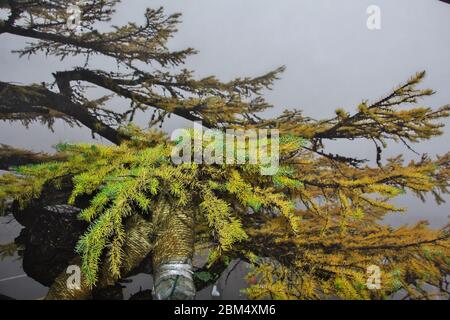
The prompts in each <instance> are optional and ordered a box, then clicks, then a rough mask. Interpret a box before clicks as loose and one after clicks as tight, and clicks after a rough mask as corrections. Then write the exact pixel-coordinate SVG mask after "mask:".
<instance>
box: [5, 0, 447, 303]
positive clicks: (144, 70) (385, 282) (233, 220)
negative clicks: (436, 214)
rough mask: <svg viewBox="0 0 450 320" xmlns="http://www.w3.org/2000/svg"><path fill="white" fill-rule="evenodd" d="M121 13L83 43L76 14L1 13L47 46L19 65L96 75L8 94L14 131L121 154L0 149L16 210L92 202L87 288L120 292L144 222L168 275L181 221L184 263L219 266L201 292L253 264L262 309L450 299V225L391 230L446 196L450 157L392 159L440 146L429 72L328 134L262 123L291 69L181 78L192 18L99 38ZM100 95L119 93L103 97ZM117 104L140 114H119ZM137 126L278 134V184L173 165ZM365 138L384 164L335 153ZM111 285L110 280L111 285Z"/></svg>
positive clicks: (91, 27) (72, 75) (253, 170)
mask: <svg viewBox="0 0 450 320" xmlns="http://www.w3.org/2000/svg"><path fill="white" fill-rule="evenodd" d="M118 2H119V1H117V0H107V1H88V2H85V3H84V4H80V8H81V11H82V12H81V13H82V19H81V21H80V23H81V24H80V27H79V28H78V29H76V30H72V31H70V30H68V29H67V25H66V24H67V19H68V18H69V13H68V12H67V1H58V0H54V1H50V0H49V1H33V0H29V1H26V0H25V1H19V0H17V1H15V0H12V1H5V2H1V4H2V6H4V7H6V8H8V10H9V17H8V18H7V19H6V20H4V21H0V34H2V33H7V34H11V35H16V36H21V37H26V38H31V39H34V41H33V42H31V43H30V44H28V45H27V47H25V48H23V49H21V50H18V51H17V52H18V53H19V54H20V56H31V55H34V54H38V53H44V54H47V55H51V56H56V57H59V58H61V59H63V60H64V59H67V58H69V57H73V56H81V57H84V58H85V63H84V65H83V66H79V67H76V68H74V69H73V70H69V71H67V70H66V71H61V72H56V73H54V74H53V77H54V83H42V84H29V85H17V84H12V83H7V82H0V101H1V102H0V119H2V120H6V121H22V122H23V123H24V124H25V125H26V124H28V123H30V122H31V121H36V120H38V121H41V122H42V123H44V124H46V125H48V126H49V127H51V126H52V124H53V122H54V121H55V119H62V120H64V121H67V122H68V123H69V124H71V125H77V124H81V125H84V126H86V127H87V128H89V129H90V130H92V132H93V134H97V135H100V136H102V137H104V138H106V139H107V140H109V141H110V142H112V145H108V146H106V145H98V144H69V143H68V144H61V145H59V146H58V147H57V153H56V154H53V155H46V154H33V153H31V152H28V151H24V150H17V149H14V148H12V147H8V146H2V148H1V150H0V159H1V161H0V164H1V168H3V169H5V168H9V170H11V173H8V174H4V175H2V176H0V203H1V204H2V209H3V211H4V212H6V213H8V212H11V211H13V210H16V211H21V210H24V209H25V208H27V207H29V206H33V205H37V204H41V203H43V202H51V194H52V193H54V192H55V190H58V192H67V191H69V193H70V196H69V197H68V198H67V199H66V200H67V201H66V202H67V203H69V204H73V205H79V206H80V207H82V206H81V205H80V203H79V202H78V199H79V198H80V197H87V198H89V200H90V202H89V204H88V205H87V206H84V207H83V208H82V209H83V211H82V213H81V214H80V218H81V219H84V220H86V221H88V222H89V223H90V227H89V228H88V230H86V233H85V235H84V236H83V237H82V238H81V239H80V241H79V243H78V246H77V248H76V249H77V251H78V252H79V254H80V256H81V260H82V266H83V274H84V275H85V277H86V286H85V288H90V287H92V286H95V285H97V286H98V285H101V284H102V283H103V282H108V281H116V280H117V279H120V277H121V276H123V275H124V271H125V270H129V269H130V265H131V264H130V261H131V260H133V261H134V262H135V261H136V255H133V258H130V257H131V256H130V255H129V254H128V252H129V250H128V249H127V245H128V244H129V243H128V242H127V240H128V239H130V234H131V233H132V232H134V233H133V234H134V235H135V234H136V228H129V227H127V225H128V224H129V223H130V221H137V220H133V219H141V220H139V221H141V222H140V223H141V224H142V223H144V224H145V230H146V231H145V232H143V231H142V232H143V233H145V234H143V235H142V236H143V237H145V238H146V239H148V240H149V241H150V240H152V239H153V243H152V244H149V245H148V246H144V247H145V248H144V247H143V248H141V249H140V250H142V257H144V256H145V255H146V254H147V253H148V250H152V252H153V254H154V256H156V257H154V263H156V264H157V263H158V262H157V261H156V260H158V259H160V258H161V256H162V255H163V253H160V252H162V251H163V250H160V248H159V245H160V242H161V239H163V238H164V236H165V235H164V232H162V231H161V230H164V228H166V229H167V228H173V229H176V230H181V231H180V232H182V231H183V230H184V231H186V229H183V228H181V227H179V223H180V221H187V222H186V224H187V225H189V226H190V229H188V230H191V231H192V239H191V238H190V237H191V236H190V235H189V234H187V235H185V236H183V237H181V239H182V241H180V242H182V243H180V246H181V247H182V248H185V249H186V250H187V251H189V252H188V253H186V254H182V255H183V256H186V255H190V254H192V253H191V251H193V250H194V249H195V250H197V251H200V250H202V249H205V248H206V249H207V250H208V252H209V259H208V263H207V265H205V267H204V268H201V269H199V270H196V284H197V285H198V286H202V285H205V283H208V282H214V281H215V280H216V279H217V277H218V276H220V274H221V273H222V272H223V271H224V270H225V268H226V267H227V266H228V263H229V262H230V261H232V260H233V259H241V260H244V261H246V262H248V263H249V264H250V265H251V266H252V271H251V272H250V273H249V275H248V278H249V282H250V283H252V284H253V285H251V286H250V287H249V289H248V290H247V294H248V296H249V297H250V298H253V299H260V298H274V299H318V298H324V297H330V296H332V297H341V298H348V299H380V298H387V297H389V296H390V295H391V294H393V293H395V292H398V291H399V290H401V289H403V290H406V292H407V294H408V296H409V297H411V298H428V297H429V293H428V292H426V291H425V290H423V285H424V284H430V285H433V286H435V287H437V288H439V290H440V292H441V293H442V294H444V293H448V292H449V291H448V290H449V288H448V283H447V280H448V278H447V276H448V274H449V271H450V247H449V245H450V240H449V231H450V229H449V226H447V227H445V228H443V229H441V230H433V229H431V228H429V227H428V226H427V223H426V222H420V223H418V224H417V225H415V226H412V227H406V226H405V227H400V228H393V227H390V226H386V225H384V224H382V223H381V220H382V219H383V217H384V216H385V215H386V214H388V213H391V212H400V211H402V210H403V209H402V208H397V207H395V206H394V205H392V204H391V203H390V200H391V199H393V198H395V197H396V196H398V195H400V194H403V193H405V192H413V193H414V194H415V195H417V196H418V197H420V198H422V199H424V197H425V195H426V194H428V193H431V194H433V195H434V197H435V200H436V201H437V203H442V202H444V199H443V196H442V195H443V194H446V193H448V183H449V182H448V181H449V174H450V153H447V154H444V155H442V156H438V157H436V158H435V159H431V158H429V157H427V156H422V157H421V158H420V159H418V160H417V161H411V162H409V163H404V160H403V159H402V157H401V156H398V157H395V158H392V159H387V160H385V161H383V159H382V151H383V149H384V148H387V146H388V145H389V143H391V142H401V143H403V144H404V145H405V147H406V148H412V144H413V143H416V142H420V141H424V140H428V139H431V138H433V137H435V136H438V135H440V134H442V128H443V124H441V123H440V122H439V121H442V120H443V119H445V118H446V117H448V116H449V111H450V107H449V106H444V107H442V108H438V109H432V108H428V107H417V106H415V105H416V104H417V102H418V101H419V100H420V99H422V98H425V97H428V96H430V95H432V94H433V93H434V92H433V91H432V90H427V89H426V90H423V89H418V85H419V84H420V82H421V81H422V79H423V78H424V77H425V72H420V73H417V74H416V75H414V76H413V77H412V78H411V79H409V80H408V81H407V82H405V83H404V84H403V85H401V86H399V87H397V88H395V89H394V90H392V92H390V93H389V94H387V95H386V96H385V97H382V98H380V99H378V100H375V101H368V100H367V101H364V102H363V103H361V104H360V105H359V106H357V108H356V111H355V112H353V113H350V112H348V111H345V110H343V109H338V110H336V116H335V117H333V118H331V119H324V120H315V119H312V118H309V117H307V116H305V115H304V114H303V112H302V111H299V110H288V111H285V112H283V113H282V114H281V115H280V116H278V117H276V118H271V119H265V118H263V117H262V116H261V115H260V113H261V112H262V111H264V110H267V109H268V108H270V107H271V105H269V104H268V103H267V102H266V101H265V100H264V97H263V92H264V90H265V89H268V88H270V87H271V85H272V83H273V82H274V81H275V80H276V79H278V77H279V76H280V74H281V73H282V71H283V70H284V68H283V67H280V68H278V69H276V70H274V71H271V72H269V73H267V74H264V75H262V76H260V77H256V78H238V79H235V80H233V81H229V82H222V81H220V80H218V79H217V78H216V77H213V76H211V77H207V78H203V79H197V78H196V77H195V75H194V73H193V71H190V70H186V69H181V67H182V66H183V64H184V62H185V59H186V58H187V57H188V56H189V55H192V54H195V50H194V49H190V48H188V49H185V50H181V51H170V50H169V49H168V48H167V41H168V40H169V39H170V37H172V36H173V35H174V33H175V32H176V26H177V24H178V23H179V17H180V15H179V14H174V15H165V14H164V12H163V10H162V9H161V8H160V9H156V10H154V9H148V10H147V11H146V12H145V18H146V19H145V21H146V22H145V23H144V25H141V26H139V25H136V24H134V23H129V24H127V25H124V26H121V27H114V28H112V29H111V30H107V31H104V30H101V29H100V27H99V24H100V23H102V22H107V21H109V20H110V18H111V15H112V14H113V12H114V7H115V6H116V5H117V3H118ZM94 55H99V56H102V57H105V59H106V58H108V59H113V60H114V61H115V62H116V64H117V67H116V68H114V71H111V70H102V69H99V68H96V67H95V63H94V62H93V60H92V59H91V58H92V56H94ZM174 70H179V71H174ZM87 85H91V86H92V85H93V86H97V87H99V88H102V89H105V90H107V91H109V92H110V95H107V96H105V97H102V98H99V99H95V100H93V99H90V98H89V95H88V93H87ZM113 96H115V97H117V96H118V97H121V98H125V99H127V101H129V105H127V106H126V107H124V108H122V109H120V110H116V109H114V108H112V107H111V106H110V105H109V104H108V102H109V100H110V99H111V98H112V97H113ZM138 112H144V114H148V113H149V112H150V113H152V114H153V115H152V116H151V118H150V119H149V124H150V126H153V127H156V126H158V125H159V126H161V124H162V123H163V122H164V121H165V120H166V118H168V117H170V116H171V115H175V116H179V117H182V118H184V119H187V120H191V121H201V122H202V123H203V125H204V126H205V127H208V128H214V129H225V128H234V129H278V130H279V131H280V134H281V140H280V143H281V145H280V152H281V156H280V161H281V163H280V165H281V167H280V170H279V171H278V173H277V174H276V175H275V176H262V175H261V174H260V169H261V167H260V166H259V165H201V164H182V165H174V164H173V163H172V162H171V160H170V150H171V149H172V147H173V143H174V142H171V141H169V139H168V138H167V137H166V136H165V135H164V134H162V133H160V132H157V131H155V130H150V131H144V130H141V129H139V128H137V127H136V126H134V125H133V120H134V117H135V114H136V113H138ZM192 134H193V135H195V132H192ZM356 139H365V140H368V141H370V142H372V143H373V145H374V148H375V150H376V151H377V159H376V162H377V165H376V166H371V165H370V164H369V163H367V162H366V160H364V159H357V158H349V157H345V156H342V155H339V154H329V153H327V152H326V150H325V148H324V142H325V141H328V140H344V141H349V142H351V141H353V140H356ZM11 204H12V205H11ZM142 218H144V219H143V220H142ZM143 221H144V222H143ZM180 228H181V229H180ZM137 230H144V228H142V229H137ZM187 233H189V232H187ZM158 239H159V241H158ZM183 239H184V240H183ZM183 241H184V242H183ZM136 250H139V248H138V249H136ZM136 250H135V251H136ZM371 265H378V266H379V267H380V268H381V269H382V274H381V275H382V279H381V282H382V287H381V288H380V289H379V290H369V289H368V288H367V286H366V279H367V268H368V267H369V266H371ZM102 270H106V271H102ZM105 273H107V274H108V275H109V276H110V277H111V278H112V280H111V279H108V280H107V281H106V280H105V281H103V280H102V276H104V274H105Z"/></svg>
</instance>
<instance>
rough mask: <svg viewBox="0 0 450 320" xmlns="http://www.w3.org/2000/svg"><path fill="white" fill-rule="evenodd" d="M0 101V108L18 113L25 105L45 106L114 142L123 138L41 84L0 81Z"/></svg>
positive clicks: (84, 110)
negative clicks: (28, 84) (17, 83)
mask: <svg viewBox="0 0 450 320" xmlns="http://www.w3.org/2000/svg"><path fill="white" fill-rule="evenodd" d="M0 101H1V103H0V110H1V109H2V108H4V109H5V110H6V109H9V110H10V112H11V110H17V112H18V113H20V112H23V108H25V107H29V108H32V107H46V108H49V109H52V110H55V111H57V112H61V113H63V114H66V115H68V116H70V117H73V118H74V119H76V120H77V121H79V122H80V123H82V124H83V125H85V126H86V127H88V128H89V129H91V130H92V131H93V132H95V133H97V134H99V135H100V136H102V137H104V138H106V139H108V140H109V141H111V142H113V143H115V144H119V143H120V142H121V140H122V138H123V137H121V135H120V134H119V132H118V131H117V130H115V129H113V128H111V127H109V126H107V125H105V124H104V123H103V122H101V121H99V120H98V119H97V118H95V117H94V116H92V115H91V114H90V113H89V111H88V110H87V109H86V108H85V107H84V106H83V105H80V104H78V103H75V102H73V101H71V100H70V99H69V98H68V97H66V96H64V95H62V94H58V93H55V92H52V91H50V90H48V89H47V88H45V87H42V86H36V85H32V86H18V85H13V84H10V83H6V82H1V81H0Z"/></svg>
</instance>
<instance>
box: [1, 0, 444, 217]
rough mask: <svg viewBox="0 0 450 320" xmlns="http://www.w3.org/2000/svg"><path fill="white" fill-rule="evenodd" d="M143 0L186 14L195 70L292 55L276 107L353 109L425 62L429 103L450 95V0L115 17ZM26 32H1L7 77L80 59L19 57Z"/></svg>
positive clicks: (197, 6)
mask: <svg viewBox="0 0 450 320" xmlns="http://www.w3.org/2000/svg"><path fill="white" fill-rule="evenodd" d="M372 4H375V5H378V6H380V7H381V14H382V29H381V30H379V31H370V30H368V29H367V27H366V20H367V17H368V15H367V13H366V9H367V7H368V6H369V5H372ZM146 6H151V7H158V6H164V7H165V8H166V12H167V13H173V12H181V13H182V14H183V17H182V20H183V23H182V24H181V25H180V26H179V32H178V34H177V35H176V36H175V38H174V39H172V40H171V41H170V47H171V48H172V49H183V48H185V47H194V48H195V49H198V50H199V51H200V53H199V54H198V55H196V56H193V57H191V58H189V59H188V60H187V65H186V67H187V68H189V69H194V70H196V75H197V76H198V77H203V76H208V75H211V74H214V75H216V76H217V77H218V78H220V79H221V80H224V81H227V80H230V79H232V78H234V77H238V76H256V75H259V74H262V73H265V72H267V71H269V70H272V69H274V68H276V67H278V66H280V65H286V66H287V70H286V72H285V73H284V74H283V75H282V79H281V80H279V81H278V82H277V83H276V84H275V86H274V88H273V91H270V92H267V94H266V97H267V99H268V101H269V102H271V103H273V104H274V106H275V107H274V109H273V110H272V111H271V112H270V114H271V115H275V114H279V113H281V112H282V110H283V109H285V108H294V107H295V108H300V109H303V110H304V111H305V114H306V115H309V116H312V117H314V118H327V117H331V116H333V114H334V110H335V109H336V108H344V109H346V110H348V111H353V110H355V108H356V106H357V105H358V104H359V103H360V102H361V101H362V100H363V99H369V100H370V99H372V100H373V99H377V98H379V97H381V96H382V95H384V94H386V93H388V92H389V90H390V89H392V88H393V87H394V86H396V85H398V84H400V83H402V82H404V81H405V80H407V79H408V78H409V77H410V76H411V75H413V74H414V73H415V72H417V71H421V70H426V71H427V72H428V76H427V78H426V81H425V82H424V84H423V87H430V88H432V89H434V90H436V91H437V94H436V95H435V96H433V97H430V98H428V99H427V100H425V101H424V102H423V103H422V104H423V105H429V106H432V107H440V106H442V105H444V104H448V103H450V59H449V58H450V5H448V4H444V3H442V2H439V1H437V0H371V1H366V0H339V1H336V0H303V1H302V0H189V1H181V0H178V1H177V0H164V1H163V0H158V1H156V0H155V1H131V0H128V1H127V0H124V1H123V3H122V4H120V5H119V6H118V8H117V13H116V16H115V18H114V20H113V24H117V25H119V24H124V23H127V22H128V21H135V22H142V21H143V13H144V9H145V7H146ZM24 41H25V40H24V39H23V38H17V37H15V36H10V35H0V80H1V81H9V82H18V83H23V84H29V83H39V82H42V81H52V78H51V73H52V72H54V71H59V70H65V69H70V68H72V67H73V66H76V63H77V60H75V59H74V60H70V59H68V60H65V61H63V62H60V61H59V60H58V59H55V58H45V57H43V56H35V57H32V58H31V59H30V60H27V59H26V58H23V59H20V60H19V58H18V56H17V55H13V54H11V53H10V51H11V50H12V49H18V48H20V47H21V46H22V45H23V43H24ZM78 61H79V60H78ZM96 61H97V62H98V64H97V66H98V67H105V68H111V67H112V68H113V63H112V61H109V60H108V59H103V58H102V60H98V59H97V60H96ZM112 70H113V69H112ZM140 122H142V123H145V119H140ZM447 124H450V123H449V122H448V121H447ZM183 125H186V123H185V122H179V121H172V122H170V123H169V125H168V126H166V129H167V130H169V131H170V130H173V129H175V128H177V127H179V126H183ZM449 139H450V130H449V129H446V134H445V135H444V136H443V137H439V138H437V139H434V140H433V141H430V142H424V143H421V144H420V145H417V146H415V149H416V150H417V151H418V152H420V153H422V152H427V153H429V154H430V155H435V154H442V153H445V152H447V151H449V149H450V148H449V146H450V143H449V142H448V140H449ZM90 140H91V137H90V132H89V131H88V130H86V129H84V128H83V129H81V130H80V129H79V128H74V129H71V128H69V127H68V125H66V124H64V123H61V122H59V121H58V122H57V124H56V125H55V132H54V133H51V132H49V130H48V129H46V128H44V127H42V126H41V125H40V124H34V125H32V126H31V127H30V128H29V129H28V130H26V129H25V128H23V127H22V126H21V125H19V124H9V123H1V122H0V143H6V144H10V145H14V146H19V147H26V148H29V149H30V148H31V149H34V150H45V151H50V150H51V146H52V145H53V144H55V143H58V142H61V141H90ZM100 140H101V139H100ZM327 146H328V147H329V149H328V150H329V151H331V152H337V151H339V152H343V153H346V154H350V155H362V156H365V157H373V156H374V154H375V149H374V148H373V146H372V145H370V144H368V143H367V142H352V143H345V144H343V143H329V144H327ZM398 153H404V154H405V156H406V157H407V158H414V157H416V155H414V154H413V153H412V152H410V151H408V150H406V149H405V148H404V147H402V146H394V147H393V148H391V149H390V150H388V151H386V152H385V156H388V155H394V154H398ZM406 202H408V203H407V204H409V200H408V201H406ZM417 207H419V208H420V204H417ZM422 209H423V210H424V211H429V212H431V213H432V214H433V212H434V211H436V210H437V211H439V212H440V216H439V217H440V218H439V219H444V218H445V216H446V215H442V210H444V212H450V210H448V209H449V206H448V205H445V206H443V207H442V206H441V207H440V208H436V206H426V207H423V208H422ZM437 211H436V212H437ZM429 212H428V213H429ZM422 213H423V211H421V213H420V214H422ZM442 221H443V220H442Z"/></svg>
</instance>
